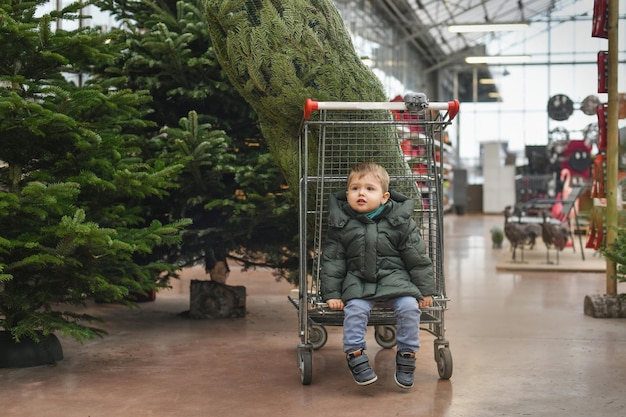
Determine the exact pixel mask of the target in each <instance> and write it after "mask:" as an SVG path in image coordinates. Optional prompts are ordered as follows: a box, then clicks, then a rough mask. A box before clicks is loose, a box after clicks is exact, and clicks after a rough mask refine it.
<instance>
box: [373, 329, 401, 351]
mask: <svg viewBox="0 0 626 417" xmlns="http://www.w3.org/2000/svg"><path fill="white" fill-rule="evenodd" d="M374 338H375V339H376V343H378V344H379V345H380V347H382V348H385V349H391V348H392V347H394V346H395V345H396V344H397V343H398V341H397V340H396V326H391V325H386V326H376V327H375V328H374Z"/></svg>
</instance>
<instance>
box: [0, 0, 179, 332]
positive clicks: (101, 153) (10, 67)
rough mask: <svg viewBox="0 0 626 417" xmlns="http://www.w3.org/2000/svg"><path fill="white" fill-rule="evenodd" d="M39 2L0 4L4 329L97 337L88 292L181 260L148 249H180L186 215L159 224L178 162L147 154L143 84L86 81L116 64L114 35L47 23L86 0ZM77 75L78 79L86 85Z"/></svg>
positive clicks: (68, 15)
mask: <svg viewBox="0 0 626 417" xmlns="http://www.w3.org/2000/svg"><path fill="white" fill-rule="evenodd" d="M44 3H47V1H45V0H37V1H11V2H2V5H1V6H0V45H2V51H3V52H2V55H1V56H0V327H2V328H4V329H5V330H8V331H10V332H11V334H12V335H13V337H14V338H15V339H16V340H19V339H21V338H24V337H29V338H32V339H34V340H38V339H39V337H40V336H41V335H47V334H50V333H53V332H60V333H62V334H64V335H69V336H72V337H74V338H75V339H77V340H79V341H83V340H85V339H89V338H92V337H95V336H98V335H102V334H104V332H103V330H101V329H99V328H98V327H96V325H94V324H93V323H94V321H97V317H91V316H89V315H86V314H82V313H81V310H80V309H77V308H73V307H70V306H81V305H83V304H84V303H85V302H86V300H88V299H92V298H96V299H99V300H103V301H111V302H128V300H129V296H130V295H132V294H142V293H145V292H147V291H151V290H153V289H156V288H158V287H159V286H162V285H165V283H164V282H161V281H159V279H158V278H159V277H169V276H171V275H172V274H175V271H176V269H177V266H174V265H172V264H169V263H167V262H162V261H160V260H158V259H153V258H151V257H150V256H149V255H150V254H151V253H152V252H153V251H154V250H155V249H156V248H159V247H160V246H168V245H177V244H178V243H179V242H180V238H181V232H182V230H183V229H184V227H186V226H187V225H188V224H189V221H188V220H185V219H177V218H171V219H170V220H169V221H167V222H163V221H157V220H154V219H153V218H151V217H150V216H149V210H146V201H148V200H150V199H153V198H161V199H163V198H167V196H168V190H171V189H172V188H173V187H175V186H176V182H175V179H176V178H177V176H178V174H179V173H180V172H181V170H182V168H183V162H184V161H183V160H182V159H179V160H176V159H169V160H167V159H158V158H152V159H150V160H146V159H144V158H143V156H142V149H143V148H145V147H146V146H145V143H144V142H145V141H146V139H145V137H146V136H145V132H146V131H147V130H150V129H151V128H153V127H154V124H153V123H152V122H150V121H147V119H146V118H145V111H146V110H147V109H148V107H147V104H148V103H149V101H150V97H149V95H148V94H147V93H146V92H141V91H133V90H131V89H126V88H121V87H120V85H123V82H124V80H123V78H119V77H110V78H102V77H93V76H92V74H91V73H92V71H93V70H94V69H95V68H108V67H111V66H112V65H113V64H115V62H116V57H118V56H119V54H120V51H121V47H122V46H123V45H122V44H120V43H119V42H115V41H114V40H112V39H111V36H113V35H112V34H108V33H107V34H105V33H101V32H100V31H98V30H95V29H91V28H78V29H76V30H68V31H65V30H60V29H59V30H53V29H52V26H53V22H54V21H55V19H68V20H71V19H78V18H79V15H80V10H81V7H82V5H81V4H79V3H76V4H72V5H69V6H67V7H65V8H64V9H63V10H61V11H58V12H57V11H54V12H51V13H49V14H44V15H43V16H38V15H37V14H36V11H37V7H38V6H41V5H42V4H44ZM81 80H82V81H84V82H81Z"/></svg>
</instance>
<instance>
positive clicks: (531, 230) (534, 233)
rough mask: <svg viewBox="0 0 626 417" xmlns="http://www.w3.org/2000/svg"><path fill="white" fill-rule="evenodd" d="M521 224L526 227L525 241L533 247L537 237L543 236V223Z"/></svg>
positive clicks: (530, 247)
mask: <svg viewBox="0 0 626 417" xmlns="http://www.w3.org/2000/svg"><path fill="white" fill-rule="evenodd" d="M521 225H522V226H523V227H524V233H525V234H526V242H524V243H525V244H527V245H528V248H529V249H533V248H534V247H535V244H536V242H537V238H538V237H539V236H541V233H542V228H541V225H540V224H537V223H523V224H521Z"/></svg>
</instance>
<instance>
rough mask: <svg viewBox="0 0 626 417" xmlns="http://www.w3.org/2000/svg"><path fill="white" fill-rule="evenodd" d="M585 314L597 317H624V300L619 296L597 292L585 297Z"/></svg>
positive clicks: (625, 313) (625, 309)
mask: <svg viewBox="0 0 626 417" xmlns="http://www.w3.org/2000/svg"><path fill="white" fill-rule="evenodd" d="M584 308H585V315H587V316H591V317H594V318H599V319H607V318H626V302H622V301H621V300H620V298H619V297H617V296H612V295H606V294H597V295H588V296H586V297H585V305H584Z"/></svg>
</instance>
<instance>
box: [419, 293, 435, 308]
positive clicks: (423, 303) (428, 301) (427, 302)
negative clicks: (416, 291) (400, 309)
mask: <svg viewBox="0 0 626 417" xmlns="http://www.w3.org/2000/svg"><path fill="white" fill-rule="evenodd" d="M417 303H418V305H419V307H420V308H424V307H432V306H433V297H432V296H430V295H427V296H425V297H424V299H423V300H418V302H417Z"/></svg>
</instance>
